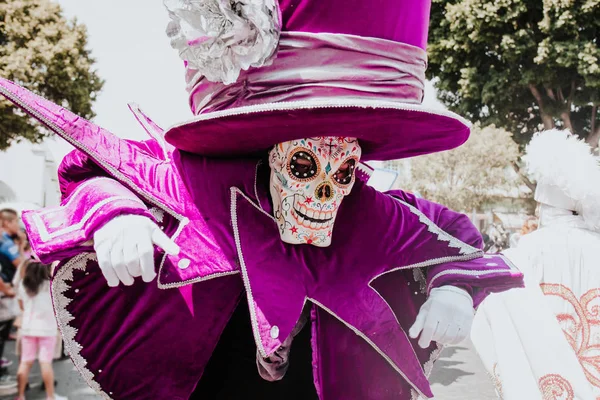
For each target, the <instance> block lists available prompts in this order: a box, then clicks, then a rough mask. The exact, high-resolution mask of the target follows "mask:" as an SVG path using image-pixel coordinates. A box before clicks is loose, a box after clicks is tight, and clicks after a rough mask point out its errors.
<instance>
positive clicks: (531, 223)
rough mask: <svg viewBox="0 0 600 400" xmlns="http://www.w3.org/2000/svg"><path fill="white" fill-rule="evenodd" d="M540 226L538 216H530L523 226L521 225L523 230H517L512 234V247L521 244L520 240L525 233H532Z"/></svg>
mask: <svg viewBox="0 0 600 400" xmlns="http://www.w3.org/2000/svg"><path fill="white" fill-rule="evenodd" d="M537 228H538V220H537V218H536V217H528V218H527V219H526V220H525V222H524V223H523V226H522V227H521V230H520V231H519V232H515V233H513V234H512V235H511V237H510V247H511V248H513V247H517V245H518V244H519V240H521V238H522V237H523V236H525V235H527V234H528V233H531V232H533V231H535V230H536V229H537Z"/></svg>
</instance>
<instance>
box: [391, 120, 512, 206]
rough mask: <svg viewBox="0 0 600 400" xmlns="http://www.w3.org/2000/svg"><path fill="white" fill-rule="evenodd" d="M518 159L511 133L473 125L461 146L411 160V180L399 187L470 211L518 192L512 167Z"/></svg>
mask: <svg viewBox="0 0 600 400" xmlns="http://www.w3.org/2000/svg"><path fill="white" fill-rule="evenodd" d="M518 157H519V149H518V146H517V144H516V143H515V142H514V141H513V140H512V139H511V135H510V133H508V132H507V131H505V130H503V129H498V128H495V127H494V126H488V127H485V128H483V129H481V128H479V127H478V126H475V127H474V129H473V131H472V133H471V137H470V138H469V140H467V142H466V143H465V144H464V145H462V146H461V147H459V148H457V149H454V150H451V151H445V152H441V153H434V154H429V155H426V156H420V157H416V158H414V159H411V160H410V163H411V173H410V178H408V177H407V179H406V182H400V185H401V186H400V187H402V188H403V189H407V190H411V191H415V192H419V193H420V194H421V195H422V196H423V197H425V198H426V199H428V200H432V201H436V202H438V203H441V204H444V205H445V206H448V207H450V208H451V209H454V210H458V211H465V212H470V211H472V210H475V209H480V208H481V206H482V205H483V204H484V203H486V202H487V201H489V200H491V199H494V198H498V197H507V196H508V195H515V192H518V186H519V185H520V181H519V179H518V177H517V176H516V174H515V173H514V171H512V165H511V164H512V163H513V162H515V161H516V160H517V158H518Z"/></svg>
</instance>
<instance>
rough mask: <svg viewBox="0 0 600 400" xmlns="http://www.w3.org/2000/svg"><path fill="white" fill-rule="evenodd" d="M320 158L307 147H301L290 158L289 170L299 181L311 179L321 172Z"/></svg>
mask: <svg viewBox="0 0 600 400" xmlns="http://www.w3.org/2000/svg"><path fill="white" fill-rule="evenodd" d="M319 170H320V165H319V160H318V158H317V157H316V156H315V155H314V154H313V152H311V151H310V150H307V149H299V150H297V151H295V152H294V153H292V155H291V156H290V159H289V160H288V172H289V174H290V176H291V177H292V178H294V179H296V180H298V181H309V180H312V179H313V178H314V177H316V176H317V175H318V173H319Z"/></svg>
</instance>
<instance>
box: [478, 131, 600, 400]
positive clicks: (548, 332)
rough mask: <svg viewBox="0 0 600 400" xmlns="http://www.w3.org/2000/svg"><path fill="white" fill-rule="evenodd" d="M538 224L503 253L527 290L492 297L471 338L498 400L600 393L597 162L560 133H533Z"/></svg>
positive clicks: (530, 153)
mask: <svg viewBox="0 0 600 400" xmlns="http://www.w3.org/2000/svg"><path fill="white" fill-rule="evenodd" d="M525 160H526V162H527V165H528V170H529V172H530V174H531V175H532V176H533V178H535V179H536V180H537V182H538V187H537V189H536V193H535V199H536V201H538V202H539V203H540V205H541V206H540V229H538V230H537V231H535V232H533V233H531V234H528V235H525V236H523V237H522V238H521V240H520V241H519V244H518V246H517V247H516V248H514V249H510V250H507V251H506V252H505V255H507V256H508V257H509V258H510V259H511V260H512V261H513V262H515V264H516V265H517V266H518V267H519V268H520V269H521V270H522V271H523V273H524V274H525V282H526V288H525V289H517V290H512V291H510V292H507V293H502V294H498V295H492V296H490V297H489V298H488V299H487V300H486V301H485V302H484V303H483V304H482V305H481V307H480V308H479V311H478V313H477V316H476V319H475V322H474V325H473V330H472V340H473V343H474V345H475V348H476V349H477V351H478V352H479V354H480V356H481V358H482V360H483V362H484V364H485V366H486V368H487V370H488V372H489V373H490V374H491V375H492V377H493V379H494V383H495V384H496V388H497V391H498V394H499V395H500V397H501V398H502V399H504V400H538V399H543V400H554V399H561V400H575V399H577V400H588V399H591V400H595V399H600V257H599V255H598V249H600V233H598V232H600V229H599V226H600V218H599V217H598V214H599V211H600V167H599V166H598V160H597V159H596V158H595V157H594V156H593V155H592V153H591V151H590V148H589V146H588V145H587V144H585V143H584V142H582V141H580V140H578V139H577V138H576V137H574V136H572V135H570V134H569V133H568V132H566V131H548V132H543V133H540V134H538V135H536V136H535V137H534V138H533V140H532V142H531V143H530V145H529V146H528V148H527V155H526V157H525Z"/></svg>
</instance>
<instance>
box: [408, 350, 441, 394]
mask: <svg viewBox="0 0 600 400" xmlns="http://www.w3.org/2000/svg"><path fill="white" fill-rule="evenodd" d="M443 350H444V346H442V345H441V344H438V347H437V348H436V349H435V350H433V351H432V352H431V354H430V355H429V360H428V361H427V362H425V364H423V372H425V376H426V377H427V378H429V375H431V372H432V371H433V365H434V364H435V362H436V361H437V360H438V359H439V358H440V356H441V355H442V351H443ZM426 398H427V397H425V396H423V395H420V394H419V393H417V392H416V391H414V390H411V391H410V400H422V399H426Z"/></svg>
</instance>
